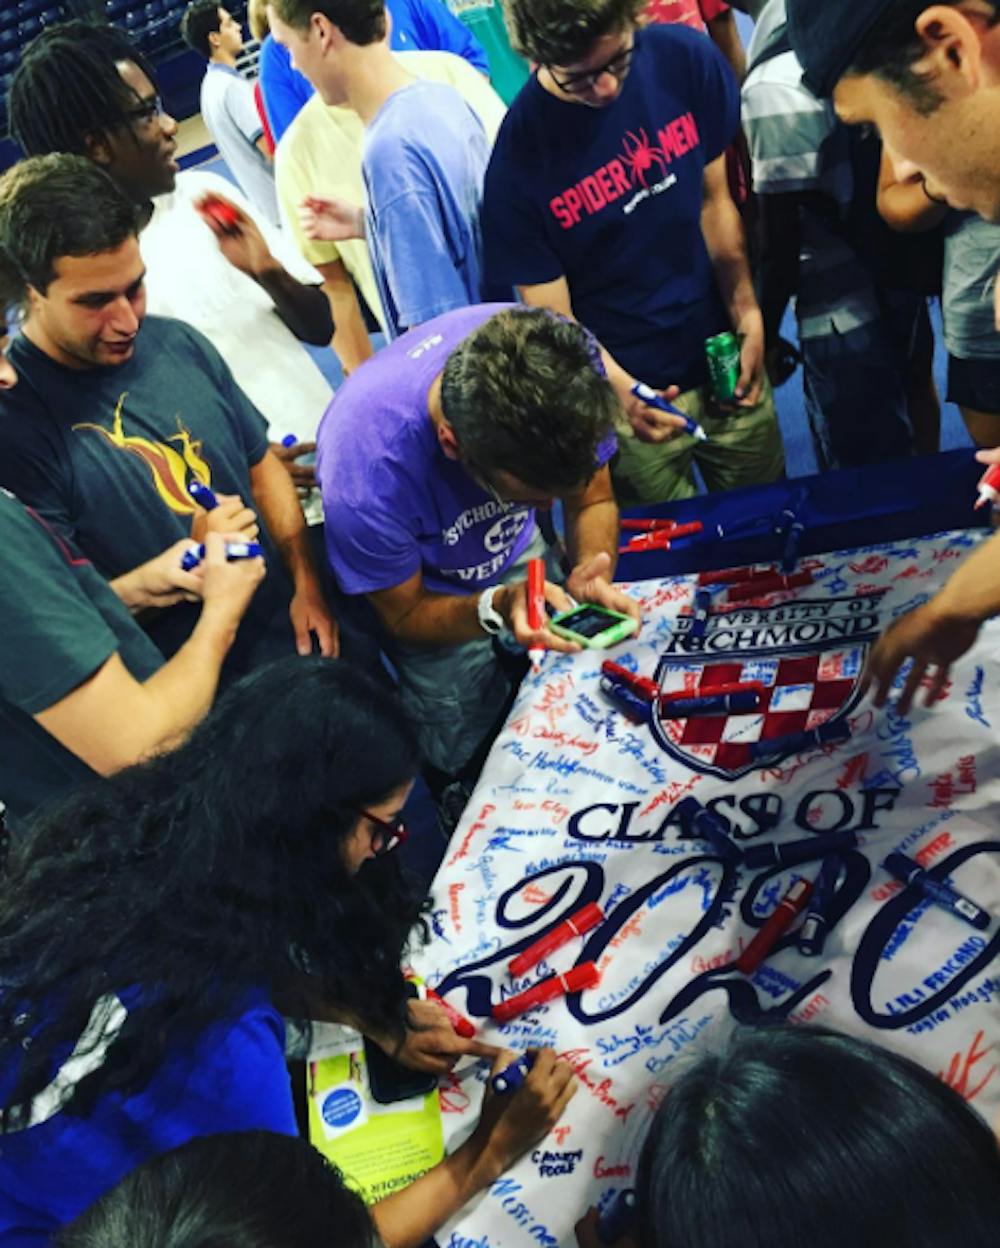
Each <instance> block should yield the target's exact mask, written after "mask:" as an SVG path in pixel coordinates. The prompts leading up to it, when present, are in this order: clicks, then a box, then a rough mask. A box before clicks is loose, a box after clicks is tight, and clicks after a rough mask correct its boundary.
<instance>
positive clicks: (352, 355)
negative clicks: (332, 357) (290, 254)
mask: <svg viewBox="0 0 1000 1248" xmlns="http://www.w3.org/2000/svg"><path fill="white" fill-rule="evenodd" d="M316 268H317V270H318V271H319V274H320V276H321V277H322V278H323V290H324V292H325V293H326V297H327V298H328V299H329V300H330V307H331V309H332V310H333V323H334V326H335V327H336V328H335V329H334V333H333V349H334V351H336V353H337V355H338V357H339V359H340V363H341V364H342V365H343V369H344V374H345V376H349V375H350V374H351V373H353V372H354V370H355V369H356V368H359V367H360V366H361V365H362V364H363V363H364V362H365V360H367V359H369V358H370V357H371V356H372V355H374V350H373V348H372V343H371V339H370V338H369V337H368V329H367V327H366V326H365V318H364V316H363V314H362V312H361V304H360V303H359V302H358V296H357V292H356V291H355V289H354V283H353V282H352V281H351V275H350V274H349V273H348V271H347V268H346V266H345V265H344V262H343V260H331V261H330V262H329V264H318V265H317V266H316Z"/></svg>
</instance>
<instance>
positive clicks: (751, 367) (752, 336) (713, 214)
mask: <svg viewBox="0 0 1000 1248" xmlns="http://www.w3.org/2000/svg"><path fill="white" fill-rule="evenodd" d="M701 232H702V235H703V237H704V239H705V246H706V247H707V248H708V254H709V257H710V259H711V261H712V267H713V268H714V270H715V280H716V284H717V285H718V287H719V292H720V294H721V295H722V299H723V302H724V303H725V305H726V307H727V309H728V310H729V318H730V321H731V322H732V326H733V330H734V332H735V333H736V334H737V335H738V336H739V338H740V348H741V349H740V356H741V360H742V365H743V367H742V370H741V373H740V379H739V382H738V383H737V387H736V394H737V401H738V403H739V405H740V406H743V407H753V406H754V405H755V404H756V403H758V402H759V400H760V395H761V386H762V384H763V380H764V320H763V317H762V316H761V311H760V308H759V306H758V304H757V297H756V295H755V294H754V289H753V281H752V279H751V277H750V264H749V261H748V260H747V245H746V235H745V234H744V232H743V222H742V220H741V219H740V214H739V211H738V210H737V208H736V205H735V204H734V203H733V199H732V196H731V195H730V193H729V183H728V180H727V178H726V158H725V156H720V157H718V159H716V160H713V161H712V163H711V164H710V165H708V166H707V167H706V169H705V176H704V187H703V195H702V207H701Z"/></svg>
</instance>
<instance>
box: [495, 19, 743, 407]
mask: <svg viewBox="0 0 1000 1248" xmlns="http://www.w3.org/2000/svg"><path fill="white" fill-rule="evenodd" d="M738 125H739V87H738V86H737V83H736V79H735V77H734V76H733V73H732V70H731V69H730V68H729V66H728V65H727V64H726V62H725V60H724V59H723V57H722V56H721V54H720V53H719V52H718V51H717V50H716V48H715V46H714V45H713V44H712V43H711V41H710V40H708V39H706V38H705V37H704V35H700V34H698V33H697V32H696V31H693V30H688V29H687V28H686V27H683V26H650V27H647V28H646V29H644V30H642V31H638V32H636V36H635V54H634V56H633V59H632V68H631V70H630V72H629V74H628V77H627V78H626V79H625V83H624V85H623V88H622V91H621V94H620V95H619V96H618V98H617V99H616V100H615V101H614V102H613V103H612V104H610V105H608V106H607V107H605V108H600V109H595V108H588V107H587V106H585V105H581V104H575V103H571V102H568V101H565V100H561V99H557V98H556V97H555V96H554V95H551V94H550V93H549V92H548V91H546V90H545V89H544V88H543V87H541V86H539V84H538V80H537V77H532V79H531V80H530V81H529V82H528V83H527V84H526V85H525V87H524V90H523V91H522V92H521V93H520V95H518V97H517V99H516V100H515V101H514V103H513V105H512V106H511V109H510V112H509V113H508V114H507V117H506V119H505V120H504V123H503V125H502V127H501V128H500V133H499V135H498V137H497V141H496V146H495V147H494V149H493V156H492V159H491V160H490V165H489V169H488V170H487V174H486V188H485V197H484V204H483V246H484V253H485V268H486V277H487V280H488V281H490V282H497V283H506V284H508V285H510V284H513V285H518V286H532V285H536V284H539V283H542V282H551V281H555V280H556V279H557V278H559V277H563V276H564V277H565V278H566V279H567V281H568V283H569V288H570V296H571V298H572V302H573V311H574V313H575V314H576V316H577V318H578V319H579V320H580V321H581V322H582V323H583V324H584V325H586V326H587V327H588V328H589V329H590V330H592V331H593V332H594V333H595V334H596V335H597V337H598V338H599V339H600V340H601V342H602V343H603V344H604V345H605V346H606V347H607V348H608V350H609V351H611V353H612V354H613V355H614V356H615V357H616V359H617V360H618V361H619V363H620V364H622V365H623V366H624V367H625V368H626V369H628V371H629V372H630V373H632V374H633V375H634V376H636V377H638V378H639V379H640V380H642V381H646V382H648V383H650V384H652V385H656V386H662V385H667V384H670V383H676V384H677V385H680V386H681V387H682V388H683V389H685V390H686V389H690V388H691V387H692V386H696V385H700V384H702V383H703V382H704V381H705V380H706V376H707V370H706V366H705V358H704V355H705V353H704V343H705V339H706V338H708V337H710V336H711V335H713V334H717V333H720V332H721V331H723V330H726V329H729V328H731V326H730V324H729V319H728V316H727V314H726V311H725V308H724V307H723V304H722V301H721V298H720V296H719V294H718V290H717V288H716V284H715V274H714V271H713V269H712V265H711V261H710V260H709V257H708V252H707V250H706V248H705V243H704V240H703V238H702V235H701V206H702V185H703V174H704V171H705V167H706V165H709V164H711V162H712V161H713V160H715V159H717V158H718V157H719V156H721V155H722V153H723V152H724V151H725V149H726V147H727V146H728V144H729V143H730V141H731V140H732V138H733V135H734V134H735V133H736V130H737V127H738Z"/></svg>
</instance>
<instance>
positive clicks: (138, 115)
mask: <svg viewBox="0 0 1000 1248" xmlns="http://www.w3.org/2000/svg"><path fill="white" fill-rule="evenodd" d="M166 111H167V110H166V108H165V107H164V105H163V97H162V96H159V95H154V96H153V98H152V99H151V100H143V101H142V102H141V103H140V104H139V106H138V107H137V108H130V109H129V110H128V111H127V112H126V114H125V116H126V117H127V118H128V119H129V121H137V122H138V123H139V124H140V125H141V126H148V125H151V124H152V123H153V122H154V121H156V120H158V119H159V118H160V117H162V116H163V115H164V114H165V113H166Z"/></svg>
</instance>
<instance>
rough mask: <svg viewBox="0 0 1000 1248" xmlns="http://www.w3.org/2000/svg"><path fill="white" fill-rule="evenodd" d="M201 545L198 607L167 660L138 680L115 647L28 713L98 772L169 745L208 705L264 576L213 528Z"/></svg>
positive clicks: (125, 764)
mask: <svg viewBox="0 0 1000 1248" xmlns="http://www.w3.org/2000/svg"><path fill="white" fill-rule="evenodd" d="M206 546H207V551H206V556H205V560H204V583H203V587H202V593H203V596H204V606H203V607H202V611H201V615H200V616H199V618H198V623H197V624H196V625H195V627H194V631H193V632H192V634H191V636H190V637H189V638H188V640H187V641H186V642H185V643H184V645H183V646H181V648H180V650H178V651H177V653H176V654H175V655H174V656H173V658H172V659H170V660H169V661H168V662H167V663H165V664H164V665H163V667H161V668H160V669H159V671H157V672H155V673H154V674H153V675H152V676H150V677H149V679H148V680H146V681H145V682H143V683H140V682H139V681H137V680H136V679H135V677H134V676H132V674H131V673H130V672H129V671H128V669H127V668H126V667H125V664H124V663H123V662H122V660H121V657H120V656H119V654H118V653H117V651H116V652H115V653H114V654H112V655H111V657H110V658H108V659H107V660H106V661H105V662H104V663H103V664H102V665H101V666H100V667H99V668H98V669H97V670H96V671H95V672H94V673H93V674H92V675H91V676H89V677H88V678H87V679H86V680H85V681H83V682H82V683H81V684H79V685H78V686H77V687H76V688H75V689H73V690H72V692H70V693H68V694H67V695H66V696H65V697H64V698H61V699H60V700H59V701H58V702H56V703H54V704H53V705H52V706H50V707H47V708H46V709H45V710H44V711H40V712H38V713H37V714H36V715H35V717H34V718H35V720H36V721H37V722H38V724H40V726H41V727H42V728H44V729H45V731H46V732H48V733H49V734H50V735H51V736H53V737H55V739H56V740H57V741H58V742H59V743H60V744H61V745H63V746H65V748H66V749H67V750H69V751H70V752H71V753H72V754H75V755H76V756H77V757H78V758H80V759H82V760H83V761H84V762H85V763H86V764H87V765H88V766H89V767H92V768H93V769H94V771H96V772H98V773H99V774H101V775H110V774H111V773H112V772H114V771H118V770H119V769H120V768H122V767H128V766H131V765H132V764H133V763H137V762H139V761H140V760H141V759H143V758H145V757H146V756H148V755H149V754H152V753H155V752H156V751H157V750H162V749H167V748H169V747H170V746H171V745H172V744H174V743H175V742H176V741H177V739H178V738H179V737H181V736H183V735H184V734H185V733H186V732H188V731H189V730H190V729H191V728H192V727H193V726H194V725H195V724H196V723H197V722H198V721H199V720H200V719H201V718H202V716H203V715H204V714H205V712H206V711H207V710H208V708H209V707H210V706H211V704H212V699H213V698H214V697H215V690H216V687H217V685H218V682H219V672H220V670H221V668H222V663H223V661H224V659H225V657H226V655H227V654H228V652H229V649H230V647H231V646H232V644H233V640H234V638H235V636H236V629H237V627H238V625H239V622H240V619H241V618H242V616H243V613H244V611H245V610H246V608H247V606H248V604H249V602H250V599H251V598H252V597H253V593H254V590H255V589H256V588H257V585H258V584H259V583H260V581H261V579H262V577H263V575H264V562H263V560H262V559H247V560H240V561H238V562H233V563H227V562H226V559H225V553H224V543H223V539H222V537H221V536H219V535H218V534H210V535H209V536H208V538H207V539H206ZM171 549H173V548H171Z"/></svg>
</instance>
